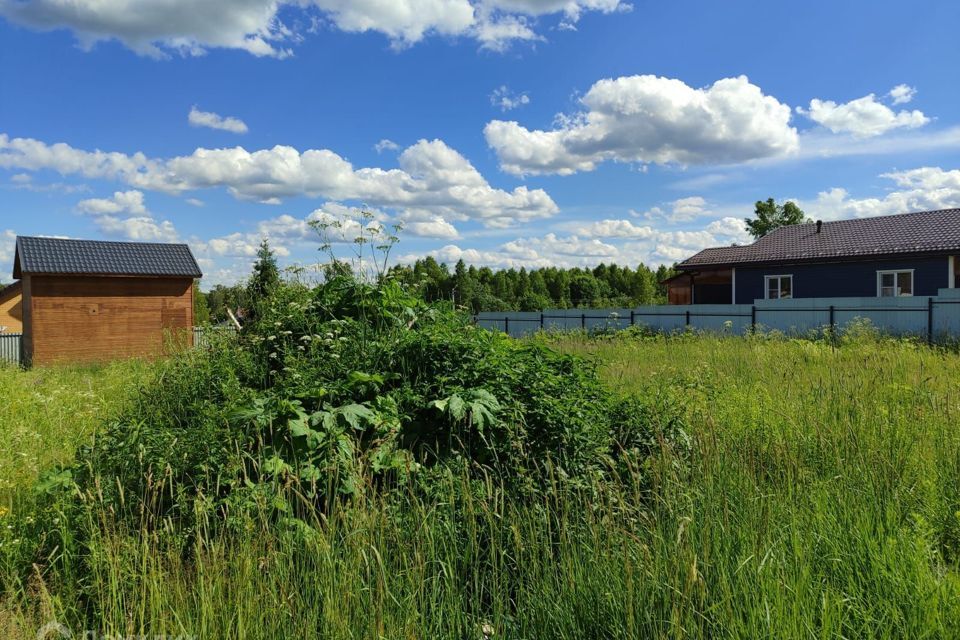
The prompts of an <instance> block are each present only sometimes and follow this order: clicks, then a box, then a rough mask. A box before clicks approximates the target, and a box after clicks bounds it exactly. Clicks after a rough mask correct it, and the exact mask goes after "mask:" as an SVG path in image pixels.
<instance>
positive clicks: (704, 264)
mask: <svg viewBox="0 0 960 640" xmlns="http://www.w3.org/2000/svg"><path fill="white" fill-rule="evenodd" d="M957 256H960V209H944V210H940V211H924V212H919V213H904V214H899V215H892V216H879V217H875V218H861V219H856V220H838V221H835V222H816V223H812V222H811V223H805V224H799V225H792V226H787V227H781V228H779V229H777V230H775V231H773V232H771V233H769V234H768V235H766V236H764V237H762V238H760V239H758V240H757V241H755V242H754V243H753V244H749V245H742V246H730V247H715V248H710V249H704V250H703V251H701V252H699V253H697V254H696V255H694V256H691V257H690V258H688V259H686V260H684V261H683V262H681V263H680V264H679V265H677V270H678V271H679V272H680V273H679V274H678V275H676V276H674V277H673V278H671V279H670V280H668V281H667V282H666V284H667V286H668V291H669V296H668V298H669V301H670V303H671V304H727V303H732V304H753V302H754V301H755V300H779V299H787V298H833V297H873V296H876V297H888V296H935V295H937V293H938V290H939V289H944V288H950V289H952V288H954V286H955V284H956V282H957V270H958V267H960V260H957V259H956V258H957Z"/></svg>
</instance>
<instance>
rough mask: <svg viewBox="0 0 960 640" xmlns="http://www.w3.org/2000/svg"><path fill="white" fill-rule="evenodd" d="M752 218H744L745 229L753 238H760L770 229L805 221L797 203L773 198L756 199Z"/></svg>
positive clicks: (804, 216)
mask: <svg viewBox="0 0 960 640" xmlns="http://www.w3.org/2000/svg"><path fill="white" fill-rule="evenodd" d="M753 215H754V216H755V217H753V218H744V220H743V221H744V223H746V225H747V231H748V232H749V233H750V235H752V236H753V237H754V238H762V237H763V236H765V235H767V234H768V233H770V232H771V231H773V230H775V229H779V228H780V227H785V226H787V225H791V224H801V223H803V222H806V221H807V218H806V215H805V214H804V213H803V210H802V209H801V208H800V207H798V206H797V203H795V202H793V201H791V200H787V201H786V202H777V201H775V200H774V199H773V198H767V200H766V201H764V200H757V204H756V207H755V209H754V212H753Z"/></svg>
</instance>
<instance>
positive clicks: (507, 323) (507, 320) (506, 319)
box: [503, 316, 510, 335]
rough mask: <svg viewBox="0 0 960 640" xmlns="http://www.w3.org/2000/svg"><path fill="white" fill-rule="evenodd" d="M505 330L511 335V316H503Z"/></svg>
mask: <svg viewBox="0 0 960 640" xmlns="http://www.w3.org/2000/svg"><path fill="white" fill-rule="evenodd" d="M503 332H504V333H505V334H507V335H510V316H503Z"/></svg>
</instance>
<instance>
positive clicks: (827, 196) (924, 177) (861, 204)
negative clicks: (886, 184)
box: [801, 167, 960, 220]
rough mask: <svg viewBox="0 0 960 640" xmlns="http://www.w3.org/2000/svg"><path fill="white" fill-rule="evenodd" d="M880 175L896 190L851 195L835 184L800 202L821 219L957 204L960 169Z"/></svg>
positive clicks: (930, 169) (921, 209)
mask: <svg viewBox="0 0 960 640" xmlns="http://www.w3.org/2000/svg"><path fill="white" fill-rule="evenodd" d="M881 177H883V178H887V179H889V180H891V181H893V183H894V184H895V185H896V186H897V190H895V191H891V192H889V193H887V194H886V195H885V196H884V197H882V198H851V197H850V194H849V193H848V192H847V190H846V189H842V188H834V189H830V190H828V191H823V192H821V193H820V194H819V195H818V197H817V199H816V201H814V202H809V203H801V206H802V207H803V209H804V211H806V212H807V214H808V215H809V216H810V217H813V218H818V219H822V220H838V219H842V218H869V217H872V216H883V215H890V214H894V213H908V212H911V211H927V210H936V209H949V208H953V207H960V169H953V170H944V169H941V168H940V167H920V168H917V169H910V170H907V171H895V172H891V173H885V174H883V175H882V176H881Z"/></svg>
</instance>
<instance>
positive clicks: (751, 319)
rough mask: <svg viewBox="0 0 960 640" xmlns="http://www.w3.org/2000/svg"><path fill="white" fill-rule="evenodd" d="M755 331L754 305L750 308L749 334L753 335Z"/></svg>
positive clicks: (755, 313)
mask: <svg viewBox="0 0 960 640" xmlns="http://www.w3.org/2000/svg"><path fill="white" fill-rule="evenodd" d="M756 331H757V307H756V305H754V306H751V307H750V332H751V333H755V332H756Z"/></svg>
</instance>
